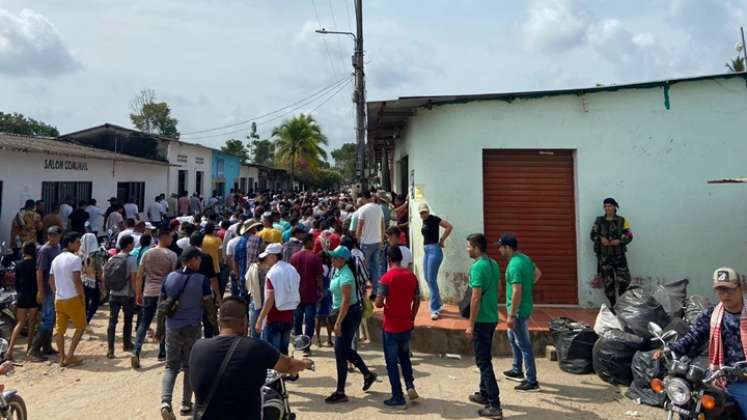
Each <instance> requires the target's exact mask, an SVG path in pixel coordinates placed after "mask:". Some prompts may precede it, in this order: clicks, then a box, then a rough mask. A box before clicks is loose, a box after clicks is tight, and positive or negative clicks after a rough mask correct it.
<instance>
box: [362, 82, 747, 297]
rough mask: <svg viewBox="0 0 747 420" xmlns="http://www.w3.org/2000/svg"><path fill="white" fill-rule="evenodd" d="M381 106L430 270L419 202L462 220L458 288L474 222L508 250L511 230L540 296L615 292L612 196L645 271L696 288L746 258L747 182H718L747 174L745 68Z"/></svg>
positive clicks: (374, 105) (384, 150)
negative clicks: (603, 240)
mask: <svg viewBox="0 0 747 420" xmlns="http://www.w3.org/2000/svg"><path fill="white" fill-rule="evenodd" d="M368 110H369V124H368V126H369V133H368V135H369V143H370V146H371V148H372V149H373V150H374V151H375V153H376V155H375V156H376V158H377V161H378V164H379V165H380V166H381V168H382V172H386V176H382V179H387V178H388V177H389V178H390V179H391V185H390V187H391V189H392V190H393V191H395V192H397V193H401V194H407V195H408V196H409V197H410V210H411V225H410V226H411V237H412V248H413V253H414V257H415V269H416V271H417V273H418V275H419V277H420V278H421V281H422V277H423V276H422V258H423V251H422V250H423V245H422V235H421V234H420V228H421V222H420V219H419V217H418V215H417V208H418V204H420V203H422V202H427V203H428V204H429V205H430V206H431V208H432V211H433V213H434V214H436V215H438V216H441V217H443V218H445V219H447V220H449V221H450V222H451V223H452V224H453V225H454V232H453V234H452V236H451V238H450V239H449V240H448V241H447V243H446V248H445V250H444V254H445V258H444V262H443V265H442V266H441V270H440V275H439V284H440V286H441V289H442V291H443V292H442V293H443V294H444V295H445V296H446V297H447V299H448V300H451V301H457V300H459V299H461V297H462V295H463V292H464V289H465V285H466V282H467V273H468V271H469V267H470V265H471V263H472V261H471V260H470V258H469V257H468V256H467V254H466V251H465V238H466V236H467V235H469V234H470V233H473V232H485V233H486V234H487V236H488V239H489V242H490V247H489V252H490V254H491V255H492V256H494V257H497V254H498V252H497V249H496V247H495V246H494V245H493V243H494V241H495V240H497V239H498V235H500V234H501V233H503V232H511V233H514V234H516V235H517V237H518V239H519V247H520V248H521V249H523V250H525V251H526V253H527V254H528V255H530V256H532V257H533V258H534V260H535V261H536V262H537V264H538V265H539V267H540V268H541V269H542V271H543V272H544V276H543V278H542V280H540V283H539V284H538V285H537V287H536V289H535V293H534V298H535V302H538V303H544V304H568V305H576V304H578V305H582V306H595V305H599V304H601V303H604V302H605V301H606V299H605V298H604V295H603V293H602V290H601V284H600V283H599V279H598V278H597V261H596V256H595V254H594V250H593V244H592V242H591V240H590V238H589V233H590V230H591V227H592V224H593V222H594V220H595V218H596V217H597V216H600V215H602V213H603V212H602V200H603V199H604V198H606V197H614V198H616V199H617V201H618V202H619V203H620V204H621V208H620V214H621V215H623V216H625V217H626V218H627V219H628V220H629V221H630V223H631V225H632V229H633V233H634V240H633V242H632V243H631V245H630V247H629V251H628V254H627V255H628V261H629V265H630V270H631V272H632V275H633V282H634V284H639V285H641V286H643V287H647V288H653V287H655V286H656V285H658V284H661V283H666V282H669V281H675V280H680V279H682V278H688V279H690V285H691V286H690V294H700V295H702V296H705V297H712V294H713V292H712V289H711V285H712V280H711V276H712V273H713V270H714V269H716V268H717V267H721V266H724V265H728V266H734V267H735V268H736V269H737V270H739V271H741V272H745V271H747V259H745V257H744V255H745V252H746V251H747V243H746V242H745V240H744V234H745V230H747V221H745V218H744V214H745V213H746V212H747V189H745V188H742V187H740V186H739V185H736V186H735V185H711V184H707V180H709V179H715V178H723V177H730V176H743V175H745V174H744V172H745V169H744V164H743V162H742V161H741V159H740V158H739V157H740V156H744V155H745V154H746V153H747V142H745V141H743V138H744V133H745V126H744V115H745V114H747V83H746V80H745V75H744V74H730V75H718V76H706V77H698V78H690V79H677V80H667V81H660V82H652V83H641V84H631V85H619V86H610V87H597V88H591V89H578V90H561V91H546V92H527V93H512V94H495V95H492V94H491V95H466V96H443V97H414V98H400V99H398V100H394V101H385V102H384V101H380V102H371V103H369V104H368ZM499 262H500V263H501V268H502V269H505V261H500V260H499ZM424 290H427V288H424Z"/></svg>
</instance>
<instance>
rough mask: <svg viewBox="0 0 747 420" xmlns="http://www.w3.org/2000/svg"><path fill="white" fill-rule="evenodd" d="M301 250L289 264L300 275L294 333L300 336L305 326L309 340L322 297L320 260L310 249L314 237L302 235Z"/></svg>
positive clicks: (308, 234) (312, 335)
mask: <svg viewBox="0 0 747 420" xmlns="http://www.w3.org/2000/svg"><path fill="white" fill-rule="evenodd" d="M301 241H302V243H303V249H301V250H300V251H298V252H296V253H295V254H293V256H292V257H291V259H290V263H291V265H292V266H293V267H295V268H296V271H298V274H300V275H301V284H300V286H299V291H300V294H301V303H299V304H298V307H297V308H296V316H295V325H294V331H295V334H296V335H301V325H305V326H306V328H305V332H306V335H307V336H309V338H313V337H314V324H315V321H316V304H317V303H318V302H319V299H320V298H321V297H322V295H323V292H324V291H323V290H322V284H323V283H322V275H323V274H324V268H323V267H322V259H321V257H319V256H318V255H316V254H315V253H314V252H313V251H312V248H313V246H314V237H313V236H312V235H311V234H310V233H305V234H303V237H302V239H301ZM303 353H304V356H306V357H308V356H310V355H311V350H310V349H309V348H306V349H304V351H303Z"/></svg>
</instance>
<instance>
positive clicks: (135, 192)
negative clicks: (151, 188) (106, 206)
mask: <svg viewBox="0 0 747 420" xmlns="http://www.w3.org/2000/svg"><path fill="white" fill-rule="evenodd" d="M131 198H134V199H135V204H137V207H138V208H139V209H140V210H143V209H144V207H143V205H144V203H145V182H117V201H119V202H120V203H122V204H124V203H127V202H129V201H130V199H131Z"/></svg>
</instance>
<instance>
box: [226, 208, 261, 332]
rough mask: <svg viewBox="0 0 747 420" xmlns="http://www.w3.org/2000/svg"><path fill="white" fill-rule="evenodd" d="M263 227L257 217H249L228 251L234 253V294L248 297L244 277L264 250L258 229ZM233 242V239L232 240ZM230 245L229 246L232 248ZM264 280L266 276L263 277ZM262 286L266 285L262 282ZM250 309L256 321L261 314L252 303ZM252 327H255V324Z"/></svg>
mask: <svg viewBox="0 0 747 420" xmlns="http://www.w3.org/2000/svg"><path fill="white" fill-rule="evenodd" d="M261 228H262V223H260V222H258V221H256V220H255V219H249V220H247V221H245V222H244V224H243V225H242V226H241V229H240V230H239V234H240V235H241V236H239V237H237V238H236V239H238V241H235V245H234V246H233V247H234V250H229V249H227V251H226V252H227V253H230V254H231V255H233V266H234V275H233V277H232V279H231V294H232V295H234V296H240V297H243V298H247V297H248V288H246V287H245V283H244V278H245V276H246V273H247V270H248V269H249V267H250V266H251V265H252V264H255V263H257V260H258V258H257V257H258V256H259V253H260V252H261V251H262V250H263V248H264V246H265V244H264V241H262V238H260V237H259V236H257V231H258V230H259V229H261ZM232 242H233V240H232ZM230 245H231V244H230V243H229V246H228V247H227V248H231V247H230ZM261 280H262V281H264V277H263V278H262V279H261ZM260 287H264V284H262V285H261V286H260ZM262 301H263V299H259V300H258V301H257V302H256V303H257V305H256V308H261V307H262V304H261V302H262ZM250 310H252V311H253V313H254V314H255V317H254V318H252V319H251V321H256V316H258V315H259V310H257V309H255V308H254V305H252V304H250ZM250 327H252V328H254V325H253V324H250Z"/></svg>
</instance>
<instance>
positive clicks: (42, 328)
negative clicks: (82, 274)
mask: <svg viewBox="0 0 747 420" xmlns="http://www.w3.org/2000/svg"><path fill="white" fill-rule="evenodd" d="M61 238H62V229H60V228H59V227H58V226H52V227H51V228H49V230H47V243H45V244H44V245H43V246H42V247H41V248H40V249H39V255H38V257H37V259H36V288H37V292H36V303H38V304H40V305H41V323H40V324H39V328H38V329H37V331H36V335H35V336H34V339H33V340H32V341H31V349H29V353H28V358H29V360H31V361H32V362H43V361H46V360H47V359H46V357H44V356H45V355H48V356H49V355H55V354H57V351H55V349H54V348H53V347H52V330H53V328H54V324H55V310H54V294H53V293H52V289H51V286H50V282H49V273H50V269H51V268H52V261H54V259H55V258H57V256H58V255H59V254H60V252H62V250H61V249H60V239H61ZM42 352H43V354H42Z"/></svg>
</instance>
